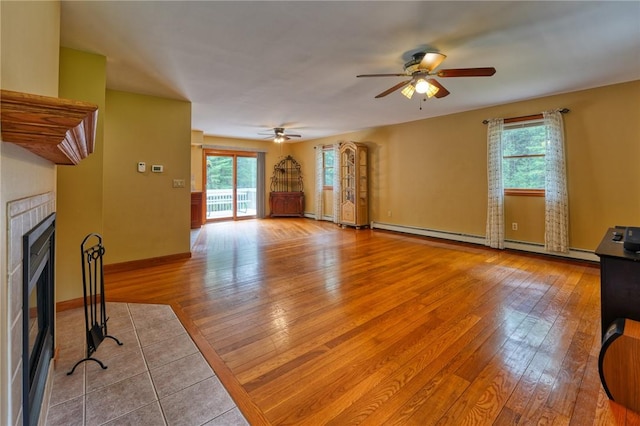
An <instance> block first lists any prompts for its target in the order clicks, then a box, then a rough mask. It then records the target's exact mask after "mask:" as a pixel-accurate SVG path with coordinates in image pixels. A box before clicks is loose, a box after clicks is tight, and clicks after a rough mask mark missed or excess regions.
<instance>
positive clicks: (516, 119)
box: [482, 108, 571, 124]
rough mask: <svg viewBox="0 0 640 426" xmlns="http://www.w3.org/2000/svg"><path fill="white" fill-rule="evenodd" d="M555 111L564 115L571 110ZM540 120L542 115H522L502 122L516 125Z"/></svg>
mask: <svg viewBox="0 0 640 426" xmlns="http://www.w3.org/2000/svg"><path fill="white" fill-rule="evenodd" d="M557 111H558V112H560V113H562V114H566V113H568V112H569V111H571V110H570V109H569V108H562V109H558V110H557ZM540 118H543V115H542V113H540V114H533V115H523V116H521V117H510V118H505V119H504V122H505V123H517V122H518V121H527V120H536V119H540ZM487 123H489V120H482V124H487Z"/></svg>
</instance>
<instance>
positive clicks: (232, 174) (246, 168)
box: [203, 150, 258, 221]
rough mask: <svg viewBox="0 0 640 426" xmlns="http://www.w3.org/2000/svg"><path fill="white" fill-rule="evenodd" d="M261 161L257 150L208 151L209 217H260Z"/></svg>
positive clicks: (206, 176)
mask: <svg viewBox="0 0 640 426" xmlns="http://www.w3.org/2000/svg"><path fill="white" fill-rule="evenodd" d="M257 163H258V162H257V155H256V154H254V153H234V152H225V151H213V150H205V151H204V173H203V175H204V176H205V188H206V193H207V195H206V220H208V221H212V220H230V219H239V218H254V217H256V211H257V197H256V192H257V190H256V188H257V175H258V172H257V170H258V167H257Z"/></svg>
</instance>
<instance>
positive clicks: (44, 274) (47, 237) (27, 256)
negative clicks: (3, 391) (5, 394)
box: [22, 213, 56, 426]
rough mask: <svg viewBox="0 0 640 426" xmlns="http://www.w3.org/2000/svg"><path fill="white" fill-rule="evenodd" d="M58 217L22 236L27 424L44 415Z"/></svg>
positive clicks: (44, 221)
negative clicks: (42, 412) (56, 219)
mask: <svg viewBox="0 0 640 426" xmlns="http://www.w3.org/2000/svg"><path fill="white" fill-rule="evenodd" d="M55 218H56V214H55V213H52V214H50V215H49V216H47V217H46V218H45V219H44V220H43V221H41V222H40V223H39V224H38V225H36V226H35V227H34V228H32V229H31V230H30V231H29V232H27V233H26V234H24V236H23V237H22V241H23V245H22V247H23V255H22V277H23V278H22V286H23V287H22V297H23V303H22V309H23V312H22V319H23V328H22V330H23V334H22V336H23V339H22V340H23V347H22V365H23V370H22V371H23V381H22V384H23V388H22V389H23V394H22V404H23V406H22V414H23V425H25V426H29V425H36V424H38V418H39V416H40V407H41V405H42V401H43V396H44V391H45V387H46V383H47V375H48V372H49V364H50V362H51V359H52V358H53V347H54V340H53V337H54V290H53V283H54V276H55V274H54V264H55V262H54V260H55V259H54V254H55Z"/></svg>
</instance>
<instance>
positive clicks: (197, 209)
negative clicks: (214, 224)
mask: <svg viewBox="0 0 640 426" xmlns="http://www.w3.org/2000/svg"><path fill="white" fill-rule="evenodd" d="M203 194H204V192H192V193H191V229H198V228H200V227H201V226H202V224H203V223H204V220H203V208H202V206H203V202H202V196H203Z"/></svg>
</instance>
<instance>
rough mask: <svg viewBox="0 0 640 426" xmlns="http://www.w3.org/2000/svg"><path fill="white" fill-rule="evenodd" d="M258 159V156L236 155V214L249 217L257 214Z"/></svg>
mask: <svg viewBox="0 0 640 426" xmlns="http://www.w3.org/2000/svg"><path fill="white" fill-rule="evenodd" d="M257 176H258V159H257V158H256V157H240V156H238V157H236V215H237V216H238V217H247V216H255V215H256V209H257V205H256V187H257Z"/></svg>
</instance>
